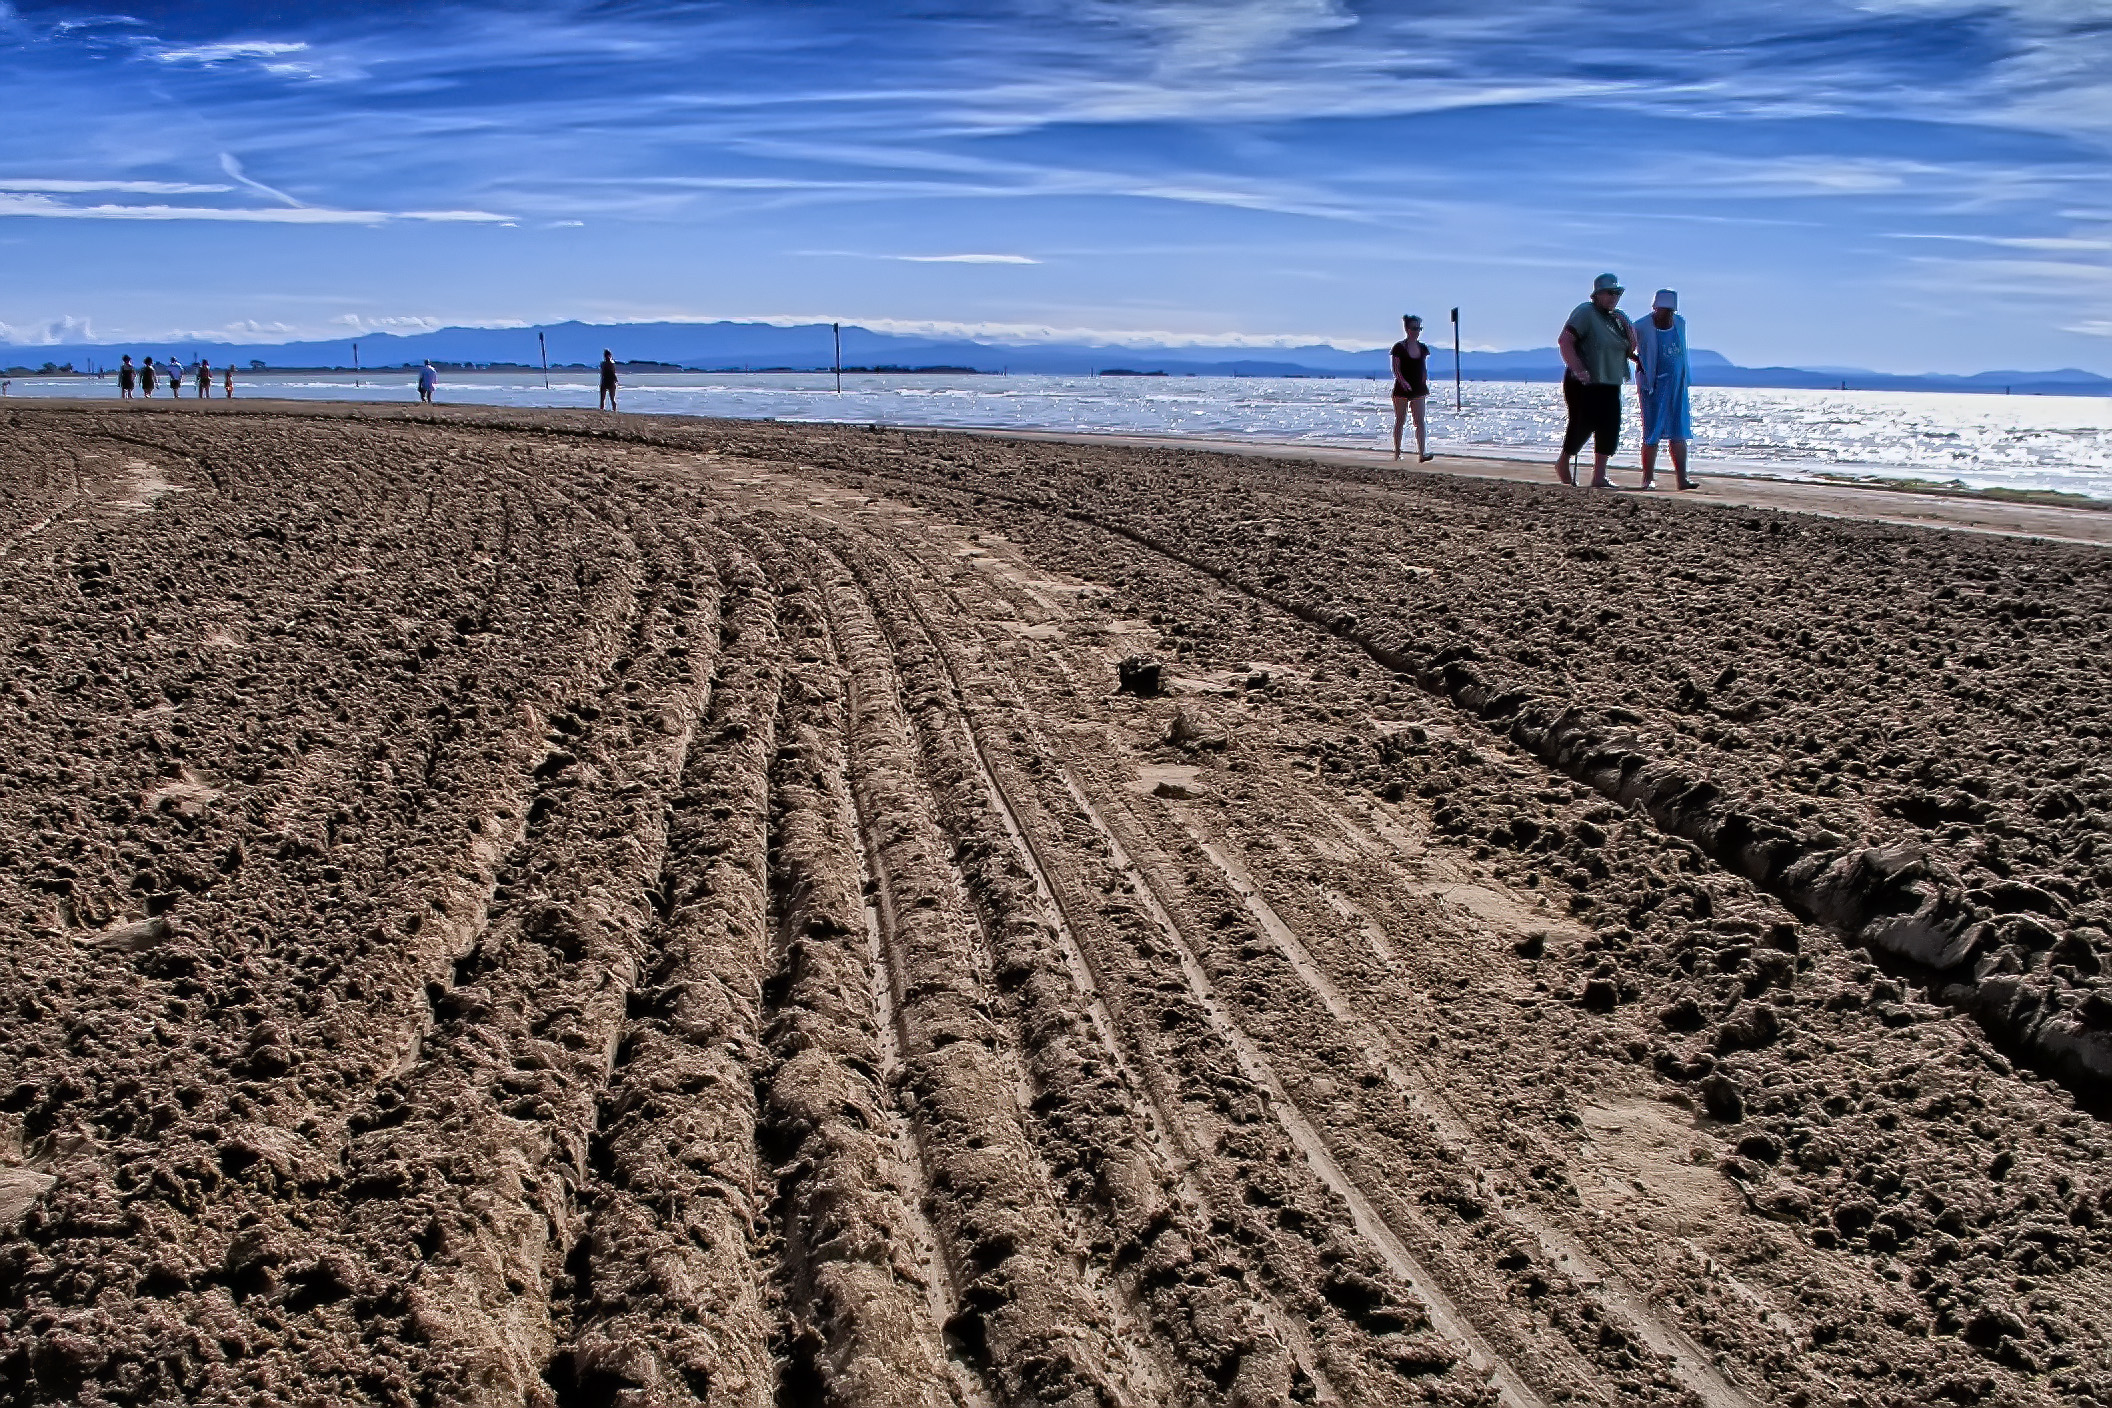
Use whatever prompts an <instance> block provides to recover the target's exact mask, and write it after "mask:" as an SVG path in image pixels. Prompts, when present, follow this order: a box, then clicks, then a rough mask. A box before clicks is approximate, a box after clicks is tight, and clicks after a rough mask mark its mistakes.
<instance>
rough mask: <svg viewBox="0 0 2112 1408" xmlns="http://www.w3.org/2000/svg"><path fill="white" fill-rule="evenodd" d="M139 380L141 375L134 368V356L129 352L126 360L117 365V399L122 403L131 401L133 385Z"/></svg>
mask: <svg viewBox="0 0 2112 1408" xmlns="http://www.w3.org/2000/svg"><path fill="white" fill-rule="evenodd" d="M138 379H139V373H138V372H137V371H136V370H134V368H133V366H132V354H131V353H130V352H127V353H126V354H125V359H124V360H123V361H121V362H119V363H118V364H117V399H118V400H120V401H129V400H131V399H132V385H133V383H134V382H136V381H137V380H138Z"/></svg>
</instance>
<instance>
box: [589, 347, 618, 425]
mask: <svg viewBox="0 0 2112 1408" xmlns="http://www.w3.org/2000/svg"><path fill="white" fill-rule="evenodd" d="M604 406H606V407H607V408H608V409H609V410H612V411H613V410H615V409H616V354H615V353H613V352H611V351H609V349H608V348H606V347H604V348H602V349H601V394H600V395H599V396H596V397H595V398H594V409H595V410H597V411H598V410H601V409H602V408H603V407H604Z"/></svg>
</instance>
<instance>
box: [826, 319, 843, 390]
mask: <svg viewBox="0 0 2112 1408" xmlns="http://www.w3.org/2000/svg"><path fill="white" fill-rule="evenodd" d="M829 331H830V332H832V333H834V334H835V335H836V394H837V395H838V396H841V395H842V394H843V324H842V323H830V324H829Z"/></svg>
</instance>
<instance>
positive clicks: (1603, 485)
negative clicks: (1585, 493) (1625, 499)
mask: <svg viewBox="0 0 2112 1408" xmlns="http://www.w3.org/2000/svg"><path fill="white" fill-rule="evenodd" d="M1591 487H1592V488H1594V489H1611V488H1612V487H1613V481H1612V480H1611V479H1608V478H1607V477H1606V476H1605V475H1603V474H1602V475H1600V476H1599V477H1598V478H1596V479H1594V480H1592V481H1591Z"/></svg>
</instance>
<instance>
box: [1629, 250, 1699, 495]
mask: <svg viewBox="0 0 2112 1408" xmlns="http://www.w3.org/2000/svg"><path fill="white" fill-rule="evenodd" d="M1678 307H1679V294H1678V293H1676V292H1675V291H1673V290H1672V289H1669V288H1661V289H1659V290H1658V291H1657V297H1656V298H1655V299H1653V300H1651V304H1650V316H1649V317H1648V318H1646V319H1644V320H1643V321H1642V322H1641V323H1639V324H1638V325H1637V326H1636V329H1635V348H1636V361H1635V389H1636V393H1637V395H1638V396H1639V397H1640V398H1641V400H1642V410H1643V487H1644V488H1645V489H1650V488H1655V487H1656V485H1657V445H1658V442H1659V441H1660V440H1670V441H1671V442H1672V472H1673V474H1674V476H1675V478H1674V481H1673V482H1674V483H1676V484H1677V485H1678V486H1679V487H1680V488H1682V489H1691V488H1693V487H1694V481H1693V480H1691V479H1689V478H1687V441H1688V440H1689V439H1690V438H1692V436H1693V434H1694V421H1693V415H1692V413H1691V412H1690V410H1689V409H1688V406H1687V388H1688V386H1689V385H1690V382H1691V376H1690V373H1689V370H1688V366H1687V320H1686V319H1685V318H1682V317H1681V316H1679V314H1678V313H1676V312H1674V311H1673V310H1674V309H1676V308H1678Z"/></svg>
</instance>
